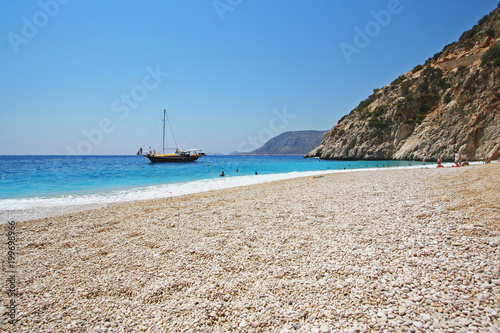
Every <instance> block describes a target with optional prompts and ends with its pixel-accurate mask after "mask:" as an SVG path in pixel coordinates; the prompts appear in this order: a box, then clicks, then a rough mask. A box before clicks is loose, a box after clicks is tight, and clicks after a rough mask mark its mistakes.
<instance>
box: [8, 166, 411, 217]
mask: <svg viewBox="0 0 500 333" xmlns="http://www.w3.org/2000/svg"><path fill="white" fill-rule="evenodd" d="M409 165H413V166H418V167H420V166H421V162H408V161H326V160H319V159H304V158H302V157H301V156H206V157H201V158H200V159H199V160H198V161H196V162H190V163H156V164H152V163H150V162H149V160H148V159H147V158H145V157H142V156H0V223H5V222H6V221H7V220H11V219H16V220H18V221H20V220H28V219H34V218H41V217H49V216H54V215H59V214H63V213H69V212H75V211H80V210H82V209H88V208H97V207H104V206H106V205H108V204H113V203H119V202H127V201H135V200H147V199H155V198H165V197H171V196H176V195H183V194H190V193H197V192H204V191H212V190H218V189H224V188H230V187H236V186H244V185H252V184H258V183H264V182H269V181H274V180H280V179H289V178H295V177H301V176H310V175H317V174H321V173H327V172H336V170H337V172H338V171H339V170H344V169H345V170H355V169H371V168H386V169H387V167H388V166H389V167H391V168H394V167H408V166H409ZM237 170H238V171H237ZM222 171H224V173H225V175H226V176H225V177H220V176H219V175H220V174H221V172H222ZM256 173H257V175H256Z"/></svg>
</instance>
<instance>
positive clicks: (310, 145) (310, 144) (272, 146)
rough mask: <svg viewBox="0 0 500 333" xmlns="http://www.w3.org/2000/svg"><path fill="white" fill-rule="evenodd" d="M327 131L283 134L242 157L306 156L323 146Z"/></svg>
mask: <svg viewBox="0 0 500 333" xmlns="http://www.w3.org/2000/svg"><path fill="white" fill-rule="evenodd" d="M324 134H325V131H291V132H285V133H282V134H280V135H278V136H276V137H274V138H272V139H270V140H269V141H267V142H266V143H265V144H264V145H263V146H262V147H260V148H258V149H256V150H254V151H251V152H248V153H240V154H242V155H304V154H306V153H308V152H309V151H311V150H312V149H314V148H315V147H317V146H318V145H319V144H321V140H322V139H323V135H324Z"/></svg>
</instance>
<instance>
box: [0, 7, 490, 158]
mask: <svg viewBox="0 0 500 333" xmlns="http://www.w3.org/2000/svg"><path fill="white" fill-rule="evenodd" d="M497 5H498V0H443V1H431V0H413V1H412V0H400V1H397V0H382V1H374V0H360V1H354V0H343V1H341V0H314V1H309V0H215V1H214V0H208V1H201V0H175V1H174V0H150V1H127V0H125V1H97V0H88V1H82V0H40V1H28V0H26V1H2V4H1V7H2V8H1V11H0V36H1V43H0V64H1V71H0V74H1V75H0V94H1V95H0V155H8V154H70V153H74V154H89V153H90V154H134V153H135V152H136V151H137V150H138V149H139V147H143V148H144V149H147V148H148V147H149V146H153V147H154V148H156V149H159V147H160V139H159V138H160V136H161V134H160V133H161V130H160V127H159V125H160V124H159V121H161V118H162V115H163V110H164V109H166V110H167V112H168V115H169V116H170V118H171V119H172V120H173V123H174V132H175V133H176V134H177V141H178V143H179V146H180V148H192V145H193V144H194V145H196V146H197V147H196V148H202V149H203V150H204V151H206V152H222V153H229V152H232V151H235V150H242V151H249V150H252V149H255V148H257V147H258V146H260V145H262V144H264V143H265V141H266V140H267V139H269V138H270V137H272V136H275V135H278V134H280V133H282V132H286V131H295V130H328V129H330V128H331V127H333V126H334V125H335V124H336V123H337V121H338V119H340V118H341V117H342V116H343V115H345V114H347V113H349V112H350V111H351V110H352V109H353V108H354V107H355V106H356V105H358V103H359V102H360V101H361V100H363V99H365V98H366V97H367V96H368V95H370V94H371V93H372V92H373V89H374V88H379V87H382V86H384V85H386V84H388V83H390V82H391V81H392V80H394V79H395V78H397V77H398V76H399V75H400V74H402V73H404V72H406V71H409V70H411V69H412V68H413V67H415V66H416V65H418V64H422V63H424V62H425V60H426V59H427V58H429V57H431V56H433V55H434V54H435V53H436V52H439V51H441V50H442V48H443V47H444V46H445V45H447V44H449V43H451V42H454V41H456V40H457V39H458V38H459V37H460V35H461V34H462V32H463V31H465V30H468V29H470V28H471V27H472V26H473V25H474V24H476V23H477V21H478V20H479V19H481V18H482V17H483V16H484V15H486V14H488V13H489V12H490V11H492V10H493V9H494V8H496V6H497ZM155 125H156V127H155ZM179 129H180V130H179ZM181 131H182V132H181ZM184 136H186V137H187V138H189V140H190V141H183V140H184V139H183V138H184ZM188 146H189V147H188Z"/></svg>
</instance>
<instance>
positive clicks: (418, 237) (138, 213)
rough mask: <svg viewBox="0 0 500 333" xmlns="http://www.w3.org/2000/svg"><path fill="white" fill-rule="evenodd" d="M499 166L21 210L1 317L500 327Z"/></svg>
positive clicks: (36, 323) (44, 321)
mask: <svg viewBox="0 0 500 333" xmlns="http://www.w3.org/2000/svg"><path fill="white" fill-rule="evenodd" d="M499 175H500V164H497V163H492V164H488V165H480V166H470V167H463V168H440V169H438V168H435V167H429V168H422V169H411V170H382V169H381V170H374V171H367V172H352V173H340V174H329V175H324V176H317V177H306V178H300V179H292V180H286V181H277V182H272V183H266V184H260V185H253V186H246V187H239V188H233V189H226V190H218V191H212V192H205V193H199V194H193V195H186V196H181V197H174V198H168V199H160V200H154V201H144V202H134V203H127V204H121V205H117V206H112V207H108V208H102V209H97V210H91V211H86V212H81V213H75V214H71V215H65V216H58V217H51V218H44V219H41V220H36V221H27V222H19V223H17V224H16V225H15V232H16V251H17V253H16V257H15V265H16V273H15V274H16V281H15V283H16V288H17V295H15V297H13V298H14V300H15V304H16V308H15V311H16V320H17V323H16V326H15V327H14V326H12V325H11V324H9V323H8V320H9V317H8V312H9V309H8V308H7V304H8V302H9V299H11V298H12V297H9V296H8V288H7V287H6V285H7V284H6V283H2V303H3V304H2V305H1V306H0V313H1V314H2V316H1V319H0V320H2V322H1V324H0V330H1V331H5V332H7V331H15V332H383V331H387V332H403V331H404V332H407V331H409V332H423V331H426V332H499V331H500V323H499V317H498V316H499V313H500V219H499V217H500V177H499ZM3 235H4V236H3V237H7V236H6V233H3ZM2 243H5V242H2ZM3 252H4V253H6V252H7V249H6V248H5V251H3ZM5 262H6V260H4V265H5ZM0 278H1V279H2V281H6V280H7V279H8V270H7V269H4V270H2V274H1V275H0Z"/></svg>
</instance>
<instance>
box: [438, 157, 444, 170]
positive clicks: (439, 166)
mask: <svg viewBox="0 0 500 333" xmlns="http://www.w3.org/2000/svg"><path fill="white" fill-rule="evenodd" d="M437 162H438V164H437V167H438V168H444V166H443V165H442V164H441V162H442V159H441V157H438V161H437Z"/></svg>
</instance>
